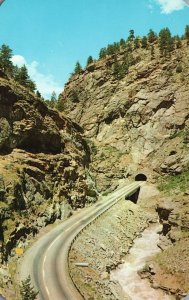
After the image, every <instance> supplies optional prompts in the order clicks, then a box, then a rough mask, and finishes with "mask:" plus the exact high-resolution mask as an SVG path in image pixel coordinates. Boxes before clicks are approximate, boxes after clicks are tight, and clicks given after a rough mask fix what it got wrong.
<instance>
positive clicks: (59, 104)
mask: <svg viewBox="0 0 189 300" xmlns="http://www.w3.org/2000/svg"><path fill="white" fill-rule="evenodd" d="M55 108H56V109H57V110H58V111H60V112H62V111H63V101H62V98H61V95H59V97H58V100H57V103H56V106H55Z"/></svg>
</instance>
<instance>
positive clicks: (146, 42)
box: [141, 36, 148, 49]
mask: <svg viewBox="0 0 189 300" xmlns="http://www.w3.org/2000/svg"><path fill="white" fill-rule="evenodd" d="M141 45H142V48H143V49H147V48H148V39H147V37H146V36H143V38H142V41H141Z"/></svg>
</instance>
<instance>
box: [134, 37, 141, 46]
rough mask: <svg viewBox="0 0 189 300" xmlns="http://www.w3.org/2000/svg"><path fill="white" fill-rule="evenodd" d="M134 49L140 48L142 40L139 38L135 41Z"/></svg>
mask: <svg viewBox="0 0 189 300" xmlns="http://www.w3.org/2000/svg"><path fill="white" fill-rule="evenodd" d="M134 48H135V49H138V48H140V38H139V37H138V36H137V37H136V38H135V39H134Z"/></svg>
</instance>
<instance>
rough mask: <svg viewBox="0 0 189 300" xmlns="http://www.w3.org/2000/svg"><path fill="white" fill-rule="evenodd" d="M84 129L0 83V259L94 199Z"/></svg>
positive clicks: (23, 92)
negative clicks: (48, 225)
mask: <svg viewBox="0 0 189 300" xmlns="http://www.w3.org/2000/svg"><path fill="white" fill-rule="evenodd" d="M89 162H90V150H89V148H88V146H87V144H86V142H85V140H84V139H83V138H82V129H81V127H80V126H79V125H77V124H76V123H74V122H71V121H70V120H69V119H68V118H66V117H65V116H63V115H60V114H59V113H58V112H57V111H55V110H52V109H49V108H48V107H47V106H46V104H45V103H44V102H42V101H41V100H40V99H38V98H36V97H35V95H34V94H32V93H30V92H28V91H27V90H26V89H24V88H22V87H21V86H19V85H16V84H15V83H14V82H13V81H10V80H7V79H5V78H1V79H0V226H1V230H0V240H1V259H2V261H6V260H7V259H8V256H9V255H14V254H15V251H14V248H15V247H22V246H24V245H26V244H27V241H26V237H27V236H29V235H34V234H36V233H37V232H38V231H39V229H40V228H41V227H43V226H45V225H47V224H49V223H53V222H54V221H55V220H57V219H64V218H66V217H67V216H68V215H69V214H71V211H72V209H75V208H78V207H84V206H85V203H86V202H90V201H94V200H95V199H96V191H95V187H94V183H93V180H92V179H91V177H90V174H89V171H88V166H89Z"/></svg>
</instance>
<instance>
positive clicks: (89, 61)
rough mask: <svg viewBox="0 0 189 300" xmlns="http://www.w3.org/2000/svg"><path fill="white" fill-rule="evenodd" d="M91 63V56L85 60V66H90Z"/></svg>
mask: <svg viewBox="0 0 189 300" xmlns="http://www.w3.org/2000/svg"><path fill="white" fill-rule="evenodd" d="M92 63H93V58H92V56H91V55H90V56H89V57H88V58H87V66H88V65H90V64H92Z"/></svg>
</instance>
